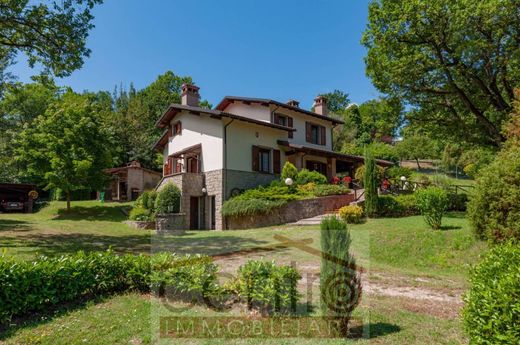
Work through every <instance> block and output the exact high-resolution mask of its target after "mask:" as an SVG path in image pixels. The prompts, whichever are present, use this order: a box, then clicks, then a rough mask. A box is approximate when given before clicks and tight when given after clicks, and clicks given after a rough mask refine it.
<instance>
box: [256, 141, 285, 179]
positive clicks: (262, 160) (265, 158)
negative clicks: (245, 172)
mask: <svg viewBox="0 0 520 345" xmlns="http://www.w3.org/2000/svg"><path fill="white" fill-rule="evenodd" d="M252 148H253V155H252V163H253V164H252V168H251V170H253V171H258V172H262V173H268V174H271V173H272V174H279V173H280V172H281V169H282V168H281V154H280V150H275V149H271V148H268V147H267V148H266V147H259V146H254V145H253V147H252Z"/></svg>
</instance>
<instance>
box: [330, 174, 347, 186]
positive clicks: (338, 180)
mask: <svg viewBox="0 0 520 345" xmlns="http://www.w3.org/2000/svg"><path fill="white" fill-rule="evenodd" d="M350 182H352V177H350V176H344V177H343V178H340V177H339V176H334V177H333V178H332V179H331V180H330V183H332V184H344V185H347V186H348V185H349V184H350Z"/></svg>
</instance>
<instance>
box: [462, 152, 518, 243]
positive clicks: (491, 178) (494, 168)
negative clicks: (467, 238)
mask: <svg viewBox="0 0 520 345" xmlns="http://www.w3.org/2000/svg"><path fill="white" fill-rule="evenodd" d="M519 200H520V146H514V145H513V146H511V147H509V148H508V149H506V150H503V151H502V152H501V153H500V154H499V155H498V157H497V158H496V160H495V161H494V162H493V163H491V165H489V166H488V167H486V168H484V169H482V170H481V172H480V176H479V177H478V178H477V186H476V188H475V192H474V193H473V195H472V197H471V200H470V201H469V203H468V216H469V219H470V221H471V224H472V227H473V231H474V232H475V234H476V236H477V237H478V238H480V239H488V240H490V241H492V242H496V243H499V242H504V241H508V240H510V239H512V240H515V241H517V242H518V241H520V202H519Z"/></svg>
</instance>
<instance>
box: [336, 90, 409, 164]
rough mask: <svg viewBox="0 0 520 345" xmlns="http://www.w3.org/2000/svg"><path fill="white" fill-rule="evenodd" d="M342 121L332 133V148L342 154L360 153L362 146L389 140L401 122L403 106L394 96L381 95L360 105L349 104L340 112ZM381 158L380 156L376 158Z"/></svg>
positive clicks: (395, 133)
mask: <svg viewBox="0 0 520 345" xmlns="http://www.w3.org/2000/svg"><path fill="white" fill-rule="evenodd" d="M339 115H340V117H341V119H342V120H343V121H344V122H345V124H344V125H343V126H338V127H337V128H336V129H335V132H334V143H333V145H334V148H335V149H336V150H341V151H342V152H345V153H356V154H360V153H359V151H361V154H363V147H364V146H365V145H368V144H372V143H374V142H388V141H389V140H392V139H393V138H394V137H395V136H396V135H397V134H398V131H399V128H400V127H401V126H402V123H403V119H404V117H403V107H402V105H401V103H400V102H399V101H398V100H397V99H395V98H380V99H374V100H370V101H367V102H365V103H363V104H361V105H359V106H358V105H355V104H353V105H350V106H349V107H348V108H347V109H344V110H342V111H341V112H339ZM378 158H380V157H378Z"/></svg>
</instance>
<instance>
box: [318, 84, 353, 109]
mask: <svg viewBox="0 0 520 345" xmlns="http://www.w3.org/2000/svg"><path fill="white" fill-rule="evenodd" d="M321 96H325V97H326V98H327V108H328V109H329V112H330V113H332V114H338V113H341V112H342V111H344V110H345V109H346V108H347V107H348V105H349V104H350V99H349V98H348V94H347V93H345V92H343V91H340V90H334V91H332V92H329V93H324V94H322V95H321Z"/></svg>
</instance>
